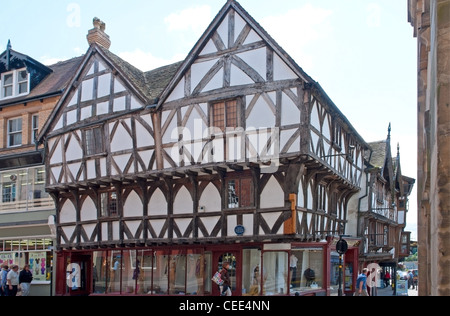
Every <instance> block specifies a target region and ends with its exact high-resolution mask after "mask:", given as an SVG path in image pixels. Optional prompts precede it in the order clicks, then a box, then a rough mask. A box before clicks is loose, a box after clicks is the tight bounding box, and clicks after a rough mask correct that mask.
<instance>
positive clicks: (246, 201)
mask: <svg viewBox="0 0 450 316" xmlns="http://www.w3.org/2000/svg"><path fill="white" fill-rule="evenodd" d="M254 205H255V193H254V188H253V181H252V178H238V179H230V180H227V207H228V208H229V209H234V208H245V207H253V206H254Z"/></svg>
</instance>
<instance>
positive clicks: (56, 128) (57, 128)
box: [54, 116, 64, 131]
mask: <svg viewBox="0 0 450 316" xmlns="http://www.w3.org/2000/svg"><path fill="white" fill-rule="evenodd" d="M63 127H64V120H63V117H62V116H61V117H60V119H59V120H58V123H56V125H55V129H54V130H55V131H56V130H59V129H61V128H63Z"/></svg>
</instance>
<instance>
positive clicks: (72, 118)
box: [66, 110, 77, 125]
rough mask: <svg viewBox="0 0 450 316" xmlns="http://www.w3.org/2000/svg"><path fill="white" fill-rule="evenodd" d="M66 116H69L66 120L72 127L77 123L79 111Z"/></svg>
mask: <svg viewBox="0 0 450 316" xmlns="http://www.w3.org/2000/svg"><path fill="white" fill-rule="evenodd" d="M66 116H67V120H66V121H67V125H72V124H75V123H76V122H77V111H76V110H73V111H70V112H67V114H66Z"/></svg>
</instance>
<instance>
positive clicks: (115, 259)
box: [108, 250, 122, 294]
mask: <svg viewBox="0 0 450 316" xmlns="http://www.w3.org/2000/svg"><path fill="white" fill-rule="evenodd" d="M111 262H112V266H111V279H110V280H109V285H108V293H117V294H118V293H120V277H121V272H122V254H121V251H120V250H115V251H111Z"/></svg>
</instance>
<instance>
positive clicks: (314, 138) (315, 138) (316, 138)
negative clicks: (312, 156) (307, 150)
mask: <svg viewBox="0 0 450 316" xmlns="http://www.w3.org/2000/svg"><path fill="white" fill-rule="evenodd" d="M319 139H320V138H319V135H317V134H316V133H315V132H313V131H311V143H312V146H313V147H312V148H313V151H314V153H316V152H317V148H318V147H319V145H318V142H319Z"/></svg>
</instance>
